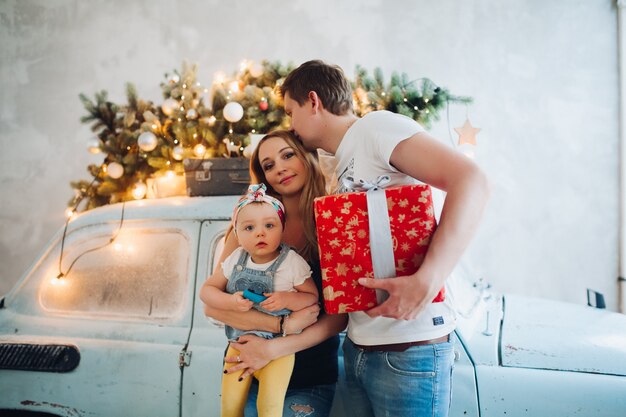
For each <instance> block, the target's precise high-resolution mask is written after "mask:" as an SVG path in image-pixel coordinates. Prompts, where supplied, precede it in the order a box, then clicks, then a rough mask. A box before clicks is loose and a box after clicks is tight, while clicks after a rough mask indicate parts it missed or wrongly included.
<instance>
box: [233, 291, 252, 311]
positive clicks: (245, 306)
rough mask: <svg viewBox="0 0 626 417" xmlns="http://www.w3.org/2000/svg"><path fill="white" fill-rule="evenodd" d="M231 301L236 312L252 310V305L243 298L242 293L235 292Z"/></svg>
mask: <svg viewBox="0 0 626 417" xmlns="http://www.w3.org/2000/svg"><path fill="white" fill-rule="evenodd" d="M233 300H234V305H235V310H236V311H248V310H250V309H251V308H252V305H253V304H254V303H253V302H252V301H250V300H248V299H246V298H243V292H241V291H237V292H236V293H234V294H233Z"/></svg>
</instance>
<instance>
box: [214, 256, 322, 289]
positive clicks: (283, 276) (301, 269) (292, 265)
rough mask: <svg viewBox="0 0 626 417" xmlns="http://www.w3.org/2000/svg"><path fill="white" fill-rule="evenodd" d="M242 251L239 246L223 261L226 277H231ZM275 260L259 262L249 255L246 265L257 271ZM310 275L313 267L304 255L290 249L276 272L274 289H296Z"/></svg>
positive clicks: (265, 267) (266, 267)
mask: <svg viewBox="0 0 626 417" xmlns="http://www.w3.org/2000/svg"><path fill="white" fill-rule="evenodd" d="M242 251H243V248H242V247H238V248H237V249H235V250H234V251H233V253H231V254H230V255H229V256H228V257H227V258H226V259H224V262H222V270H223V271H224V276H225V277H226V279H229V278H230V276H231V274H232V272H233V269H234V268H235V265H237V261H238V260H239V257H240V256H241V252H242ZM275 260H276V259H273V260H271V261H269V262H267V263H264V264H257V263H254V262H253V261H252V258H251V257H248V262H247V264H246V267H247V268H250V269H254V270H256V271H265V270H266V269H268V268H269V267H270V266H271V265H272V263H273V262H274V261H275ZM310 277H311V267H310V266H309V264H308V263H307V262H306V261H305V260H304V258H303V257H302V256H300V255H298V253H297V252H295V251H293V250H291V249H289V252H288V253H287V256H286V257H285V259H284V260H283V262H282V263H281V264H280V265H279V266H278V269H277V270H276V274H274V291H295V290H294V287H296V286H298V285H301V284H302V283H304V281H305V280H306V279H307V278H310Z"/></svg>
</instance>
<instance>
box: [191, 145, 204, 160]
mask: <svg viewBox="0 0 626 417" xmlns="http://www.w3.org/2000/svg"><path fill="white" fill-rule="evenodd" d="M193 153H194V154H195V155H196V156H198V157H201V156H203V155H204V154H205V153H206V146H204V145H203V144H201V143H199V144H197V145H196V146H194V147H193Z"/></svg>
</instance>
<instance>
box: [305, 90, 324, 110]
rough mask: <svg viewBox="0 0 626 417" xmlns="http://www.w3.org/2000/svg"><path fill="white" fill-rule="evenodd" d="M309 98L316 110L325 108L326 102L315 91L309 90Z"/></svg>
mask: <svg viewBox="0 0 626 417" xmlns="http://www.w3.org/2000/svg"><path fill="white" fill-rule="evenodd" d="M308 98H309V100H310V101H311V109H312V110H314V111H319V110H322V109H323V108H324V104H323V103H322V100H321V99H320V96H318V95H317V93H316V92H315V91H309V95H308Z"/></svg>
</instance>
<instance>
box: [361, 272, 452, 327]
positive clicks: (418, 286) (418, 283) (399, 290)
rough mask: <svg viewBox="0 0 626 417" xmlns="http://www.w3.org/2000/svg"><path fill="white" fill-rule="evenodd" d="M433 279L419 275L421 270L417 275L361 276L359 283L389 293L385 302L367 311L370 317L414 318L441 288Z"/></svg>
mask: <svg viewBox="0 0 626 417" xmlns="http://www.w3.org/2000/svg"><path fill="white" fill-rule="evenodd" d="M433 281H435V280H432V279H428V277H422V276H421V275H419V271H418V272H417V273H416V274H415V275H408V276H402V277H396V278H388V279H373V278H359V284H361V285H363V286H364V287H367V288H372V289H381V290H385V291H387V292H388V293H389V298H388V299H387V300H386V301H385V302H384V303H382V304H381V305H379V306H376V307H374V308H372V309H371V310H368V311H366V312H365V313H366V314H367V315H368V316H370V317H378V316H382V317H389V318H393V319H400V320H412V319H414V318H416V317H417V316H418V315H419V314H420V313H421V312H422V310H424V308H426V306H427V305H428V304H429V303H431V302H432V300H433V299H434V298H435V297H436V296H437V293H438V292H439V290H440V289H441V288H440V287H439V288H437V287H436V286H435V285H433Z"/></svg>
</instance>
